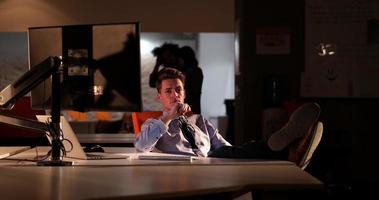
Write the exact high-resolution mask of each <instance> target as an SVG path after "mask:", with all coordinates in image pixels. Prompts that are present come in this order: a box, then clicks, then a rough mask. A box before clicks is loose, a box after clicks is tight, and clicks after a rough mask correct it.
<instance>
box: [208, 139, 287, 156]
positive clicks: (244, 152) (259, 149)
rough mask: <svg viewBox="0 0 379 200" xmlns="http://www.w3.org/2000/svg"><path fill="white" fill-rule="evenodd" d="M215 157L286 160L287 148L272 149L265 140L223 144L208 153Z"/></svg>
mask: <svg viewBox="0 0 379 200" xmlns="http://www.w3.org/2000/svg"><path fill="white" fill-rule="evenodd" d="M209 156H210V157H216V158H245V159H275V160H287V157H288V150H287V149H285V150H283V151H272V150H271V149H270V147H269V146H268V145H267V141H265V140H260V141H254V140H252V141H249V142H247V143H245V144H243V145H239V146H223V147H220V148H218V149H216V150H215V151H212V153H211V154H210V155H209Z"/></svg>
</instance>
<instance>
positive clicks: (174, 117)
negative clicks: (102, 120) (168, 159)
mask: <svg viewBox="0 0 379 200" xmlns="http://www.w3.org/2000/svg"><path fill="white" fill-rule="evenodd" d="M184 80H185V77H184V75H183V74H182V73H181V72H180V71H178V70H176V69H173V68H164V69H162V70H161V71H160V72H159V74H158V79H157V84H156V87H157V99H158V100H159V101H160V103H161V104H162V107H163V115H162V116H161V117H160V118H159V119H152V118H151V119H148V120H146V121H145V122H144V124H142V127H141V133H140V134H139V135H138V137H137V138H136V140H135V147H136V149H137V150H139V151H142V152H149V151H155V152H163V153H172V154H183V155H193V156H200V157H207V156H211V157H224V158H252V159H254V158H255V159H287V156H288V148H287V147H288V146H289V145H290V144H291V143H292V142H294V141H295V140H298V139H300V138H302V137H304V136H305V135H306V133H307V132H308V131H310V129H311V128H312V127H313V125H314V124H315V123H316V122H317V120H318V117H319V114H320V107H319V106H318V105H317V104H315V103H308V104H305V105H303V106H301V107H300V108H298V109H297V110H296V111H295V112H294V113H293V114H292V115H291V117H290V119H289V121H288V122H287V124H286V125H285V126H283V127H282V128H281V129H280V130H278V131H276V132H274V133H273V134H272V135H271V136H270V137H268V138H267V139H262V140H260V141H257V142H256V141H249V142H247V143H245V144H243V145H241V146H232V145H231V144H230V143H229V142H227V141H226V140H225V139H224V138H223V137H222V136H221V135H220V134H219V132H218V130H217V129H216V128H214V126H213V125H212V124H211V123H210V122H209V121H208V120H207V119H205V118H204V117H203V116H201V115H195V114H192V113H191V108H190V106H189V105H188V104H185V103H184V98H185V91H184Z"/></svg>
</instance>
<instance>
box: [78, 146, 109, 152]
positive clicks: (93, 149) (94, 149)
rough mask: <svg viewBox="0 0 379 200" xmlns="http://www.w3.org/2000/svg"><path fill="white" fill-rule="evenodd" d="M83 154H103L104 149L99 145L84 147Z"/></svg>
mask: <svg viewBox="0 0 379 200" xmlns="http://www.w3.org/2000/svg"><path fill="white" fill-rule="evenodd" d="M83 150H84V152H101V153H104V152H105V151H104V149H103V147H101V146H100V145H93V146H92V145H91V146H86V147H84V149H83Z"/></svg>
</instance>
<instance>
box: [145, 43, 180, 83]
mask: <svg viewBox="0 0 379 200" xmlns="http://www.w3.org/2000/svg"><path fill="white" fill-rule="evenodd" d="M152 54H153V55H154V56H155V57H156V62H155V66H154V69H153V71H152V72H151V74H150V77H149V85H150V87H152V88H155V87H156V81H157V75H158V72H159V68H160V67H161V66H162V67H163V68H165V67H170V68H175V69H178V70H180V71H182V69H180V65H179V54H180V48H179V45H177V44H173V43H164V44H163V45H161V46H160V47H156V48H154V49H153V51H152Z"/></svg>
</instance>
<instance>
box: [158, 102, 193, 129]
mask: <svg viewBox="0 0 379 200" xmlns="http://www.w3.org/2000/svg"><path fill="white" fill-rule="evenodd" d="M188 112H191V107H190V106H189V105H188V104H186V103H179V102H178V103H175V105H174V106H173V107H172V108H171V110H170V111H169V112H168V113H167V114H166V115H163V116H162V118H161V120H162V121H163V123H165V124H168V123H170V121H171V120H172V119H174V118H175V117H179V116H180V115H185V114H186V113H188Z"/></svg>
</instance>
